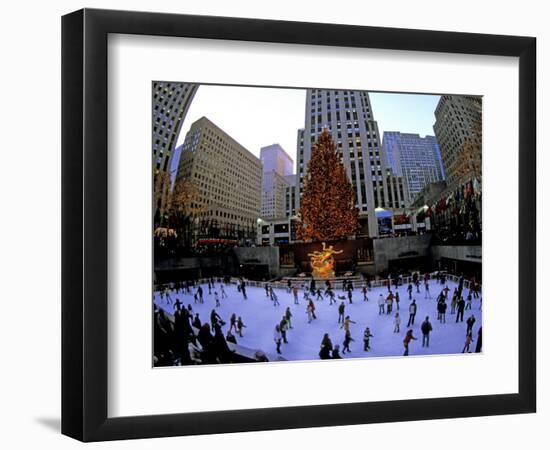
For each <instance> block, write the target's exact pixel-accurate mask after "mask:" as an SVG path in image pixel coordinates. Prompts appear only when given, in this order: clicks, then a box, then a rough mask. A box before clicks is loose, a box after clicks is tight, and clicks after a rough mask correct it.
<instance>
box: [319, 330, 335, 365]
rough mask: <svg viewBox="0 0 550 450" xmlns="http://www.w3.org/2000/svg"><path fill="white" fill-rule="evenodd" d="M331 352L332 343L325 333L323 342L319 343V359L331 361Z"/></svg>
mask: <svg viewBox="0 0 550 450" xmlns="http://www.w3.org/2000/svg"><path fill="white" fill-rule="evenodd" d="M331 352H332V341H331V340H330V337H329V336H328V333H325V335H324V336H323V340H322V341H321V350H320V351H319V357H320V358H321V359H331Z"/></svg>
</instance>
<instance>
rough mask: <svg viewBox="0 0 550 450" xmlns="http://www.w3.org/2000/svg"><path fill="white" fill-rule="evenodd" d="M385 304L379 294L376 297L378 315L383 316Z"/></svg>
mask: <svg viewBox="0 0 550 450" xmlns="http://www.w3.org/2000/svg"><path fill="white" fill-rule="evenodd" d="M385 304H386V299H385V298H384V295H383V294H382V293H380V295H379V296H378V315H379V316H380V315H382V314H385V312H386V311H385V309H384V305H385Z"/></svg>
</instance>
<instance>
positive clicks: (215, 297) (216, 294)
mask: <svg viewBox="0 0 550 450" xmlns="http://www.w3.org/2000/svg"><path fill="white" fill-rule="evenodd" d="M214 300H215V301H216V308H219V307H220V306H222V305H221V303H220V296H219V295H218V291H215V292H214Z"/></svg>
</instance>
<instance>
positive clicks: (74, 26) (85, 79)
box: [62, 9, 536, 441]
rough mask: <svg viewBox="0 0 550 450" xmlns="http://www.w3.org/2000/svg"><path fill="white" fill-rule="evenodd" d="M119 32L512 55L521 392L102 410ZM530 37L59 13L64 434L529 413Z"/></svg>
mask: <svg viewBox="0 0 550 450" xmlns="http://www.w3.org/2000/svg"><path fill="white" fill-rule="evenodd" d="M109 33H122V34H134V35H150V36H178V37H193V38H208V39H231V40H239V41H259V42H276V43H289V44H310V45H326V46H343V47H368V48H377V49H390V50H413V51H428V52H448V53H464V54H477V55H502V56H515V57H518V58H519V105H518V107H519V142H518V154H519V169H518V170H519V205H518V208H519V291H518V293H517V296H518V305H519V317H518V327H519V386H518V393H513V394H501V395H480V396H468V397H454V398H430V399H420V400H401V401H379V402H369V403H348V404H337V405H330V406H326V405H312V406H300V407H296V406H288V407H278V408H266V409H248V410H235V411H212V412H200V413H185V414H169V415H153V416H135V417H117V418H109V417H108V416H107V395H108V385H107V364H108V363H107V267H108V265H107V194H108V186H107V98H108V97H107V96H108V92H107V36H108V34H109ZM535 93H536V39H535V38H533V37H518V36H503V35H488V34H472V33H457V32H440V31H424V30H410V29H395V28H378V27H363V26H350V25H333V24H320V23H301V22H286V21H272V20H257V19H244V18H227V17H207V16H191V15H172V14H157V13H145V12H128V11H109V10H94V9H83V10H80V11H76V12H74V13H71V14H68V15H66V16H64V17H63V18H62V433H63V434H66V435H68V436H71V437H73V438H76V439H79V440H82V441H101V440H113V439H130V438H148V437H161V436H178V435H191V434H212V433H227V432H239V431H256V430H275V429H284V428H300V427H319V426H330V425H350V424H364V423H378V422H398V421H408V420H425V419H438V418H455V417H467V416H488V415H498V414H515V413H530V412H535V408H536V309H535V308H536V307H535V304H536V291H535V286H536V283H535V276H536V275H535V274H536V220H535V219H536V192H535V186H536V155H535V146H536V103H535V100H536V97H535Z"/></svg>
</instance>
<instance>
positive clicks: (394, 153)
mask: <svg viewBox="0 0 550 450" xmlns="http://www.w3.org/2000/svg"><path fill="white" fill-rule="evenodd" d="M382 147H383V150H384V154H385V156H386V159H387V162H388V165H389V166H391V168H392V170H393V172H394V173H395V174H396V175H400V176H402V177H403V181H404V182H405V184H406V185H407V191H408V195H409V196H408V201H409V203H412V202H413V200H414V198H415V197H416V196H417V195H418V193H420V192H421V191H422V189H424V187H425V186H426V185H428V184H429V183H435V182H437V181H441V180H443V179H444V174H443V166H442V164H441V156H440V154H439V147H438V145H437V140H436V139H435V137H434V136H426V137H423V138H422V137H420V136H419V135H418V134H412V133H400V132H399V131H386V132H384V138H383V145H382Z"/></svg>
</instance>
